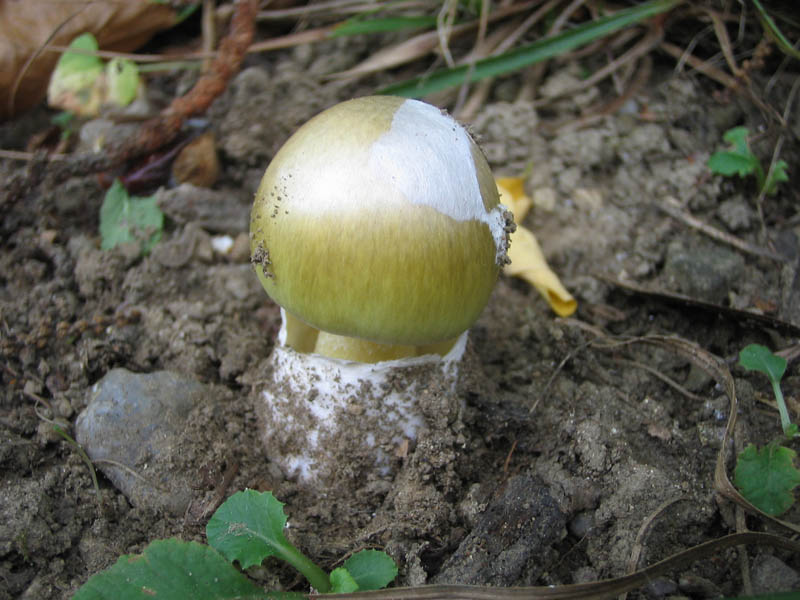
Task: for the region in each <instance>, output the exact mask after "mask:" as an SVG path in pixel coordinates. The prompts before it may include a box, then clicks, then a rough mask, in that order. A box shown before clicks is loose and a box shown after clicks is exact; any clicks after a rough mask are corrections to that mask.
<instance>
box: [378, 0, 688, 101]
mask: <svg viewBox="0 0 800 600" xmlns="http://www.w3.org/2000/svg"><path fill="white" fill-rule="evenodd" d="M676 4H678V2H677V0H651V1H650V2H645V3H643V4H640V5H638V6H634V7H632V8H628V9H624V10H620V11H618V12H615V13H614V14H612V15H609V16H607V17H600V18H599V19H595V20H594V21H590V22H588V23H584V24H583V25H578V26H577V27H574V28H572V29H570V30H569V31H565V32H564V33H561V34H558V35H556V36H553V37H549V38H545V39H543V40H539V41H537V42H534V43H532V44H529V45H526V46H522V47H520V48H516V49H515V50H511V51H509V52H506V53H504V54H501V55H498V56H492V57H489V58H485V59H483V60H479V61H477V62H475V64H474V65H462V66H459V67H455V68H453V69H443V70H440V71H436V72H435V73H432V74H428V75H423V76H421V77H416V78H414V79H409V80H407V81H403V82H400V83H397V84H394V85H390V86H388V87H385V88H383V89H381V90H379V91H378V93H379V94H393V95H395V96H405V97H409V98H420V97H422V96H426V95H428V94H432V93H433V92H438V91H441V90H444V89H447V88H449V87H455V86H458V85H461V84H462V83H464V81H466V80H467V78H469V81H480V80H481V79H485V78H487V77H495V76H497V75H503V74H506V73H512V72H514V71H518V70H520V69H523V68H525V67H529V66H530V65H533V64H536V63H539V62H542V61H545V60H547V59H550V58H553V57H555V56H560V55H562V54H565V53H567V52H569V51H570V50H574V49H576V48H579V47H581V46H585V45H586V44H589V43H591V42H594V41H596V40H598V39H601V38H604V37H606V36H607V35H610V34H613V33H615V32H617V31H619V30H621V29H624V28H625V27H628V26H629V25H634V24H636V23H638V22H640V21H643V20H645V19H649V18H650V17H654V16H656V15H658V14H661V13H664V12H667V11H668V10H670V9H672V8H673V7H674V6H675V5H676Z"/></svg>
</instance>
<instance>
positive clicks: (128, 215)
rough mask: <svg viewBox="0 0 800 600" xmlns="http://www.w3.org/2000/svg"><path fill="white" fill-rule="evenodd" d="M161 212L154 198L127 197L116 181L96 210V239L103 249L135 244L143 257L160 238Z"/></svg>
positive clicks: (125, 191)
mask: <svg viewBox="0 0 800 600" xmlns="http://www.w3.org/2000/svg"><path fill="white" fill-rule="evenodd" d="M163 228H164V213H162V212H161V210H160V209H159V208H158V205H157V204H156V198H155V196H150V197H146V198H138V197H136V196H129V195H128V192H127V190H126V189H125V188H124V187H123V186H122V184H121V183H120V182H119V180H115V181H114V183H113V184H112V185H111V187H110V188H109V189H108V192H106V197H105V199H104V200H103V205H102V206H101V207H100V236H101V238H102V242H101V244H100V247H101V248H103V250H110V249H111V248H114V247H115V246H118V245H119V244H126V243H136V244H138V245H139V249H140V251H141V253H142V254H147V253H148V252H150V250H152V249H153V246H155V245H156V243H158V241H159V240H160V239H161V232H162V230H163Z"/></svg>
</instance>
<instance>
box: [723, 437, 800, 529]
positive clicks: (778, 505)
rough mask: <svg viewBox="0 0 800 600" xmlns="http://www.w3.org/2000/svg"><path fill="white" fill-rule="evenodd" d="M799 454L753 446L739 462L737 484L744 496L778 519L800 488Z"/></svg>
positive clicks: (735, 476) (743, 453) (772, 447)
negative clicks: (795, 490)
mask: <svg viewBox="0 0 800 600" xmlns="http://www.w3.org/2000/svg"><path fill="white" fill-rule="evenodd" d="M795 456H796V453H795V451H794V450H791V449H790V448H785V447H783V446H779V445H778V444H775V443H772V444H767V445H766V446H765V447H764V448H761V449H759V448H757V447H756V446H754V445H753V444H750V445H749V446H747V448H745V449H744V450H743V451H742V452H741V454H739V458H738V460H737V462H736V469H735V471H734V479H733V482H734V484H735V485H736V487H737V488H739V491H740V492H741V493H742V496H744V497H745V498H747V500H748V501H750V503H751V504H753V505H754V506H756V507H757V508H758V509H760V510H762V511H763V512H765V513H766V514H768V515H771V516H778V515H781V514H783V513H785V512H786V511H787V510H789V509H790V508H791V506H792V504H793V503H794V494H793V493H792V491H793V490H794V488H795V487H796V486H797V485H800V471H798V470H797V469H796V468H795V466H794V464H793V461H794V458H795Z"/></svg>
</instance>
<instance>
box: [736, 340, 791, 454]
mask: <svg viewBox="0 0 800 600" xmlns="http://www.w3.org/2000/svg"><path fill="white" fill-rule="evenodd" d="M739 364H740V365H741V366H743V367H744V368H745V369H747V370H748V371H758V372H760V373H763V374H764V375H766V376H767V379H769V382H770V383H771V384H772V392H773V393H774V394H775V402H776V403H777V405H778V413H779V414H780V416H781V428H782V429H783V433H784V435H785V436H786V437H788V438H792V437H794V436H796V435H797V433H798V430H797V425H795V424H793V423H792V422H791V420H790V418H789V410H788V409H787V408H786V401H785V400H784V399H783V392H782V391H781V379H783V374H784V373H785V372H786V359H785V358H783V357H782V356H777V355H776V354H773V353H772V352H771V351H770V349H769V348H767V347H766V346H761V345H759V344H750V345H749V346H745V347H744V348H743V349H742V351H741V352H739Z"/></svg>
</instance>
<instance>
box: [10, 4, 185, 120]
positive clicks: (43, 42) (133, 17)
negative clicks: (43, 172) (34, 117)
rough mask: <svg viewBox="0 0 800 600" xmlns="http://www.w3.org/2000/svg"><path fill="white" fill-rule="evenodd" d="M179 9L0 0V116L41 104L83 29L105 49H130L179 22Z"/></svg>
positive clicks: (142, 5)
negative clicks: (65, 50)
mask: <svg viewBox="0 0 800 600" xmlns="http://www.w3.org/2000/svg"><path fill="white" fill-rule="evenodd" d="M175 19H176V12H175V11H174V10H173V9H172V8H170V7H169V6H166V5H164V4H156V3H153V2H151V1H150V0H131V1H129V2H89V1H85V2H80V1H76V2H58V1H57V0H25V1H24V2H22V1H14V0H0V90H2V91H0V120H5V119H8V118H10V117H13V116H14V115H16V114H19V113H20V112H22V111H24V110H27V109H29V108H32V107H33V106H35V105H37V104H38V103H39V102H41V101H42V100H43V99H44V97H45V95H46V93H47V84H48V81H49V79H50V73H51V72H52V70H53V68H54V67H55V64H56V62H57V61H58V58H59V56H60V54H59V53H58V52H53V51H50V50H47V49H46V46H47V45H57V46H66V45H67V44H69V43H70V41H72V39H73V38H75V37H77V36H78V35H80V34H81V33H85V32H89V33H92V34H94V36H95V37H96V38H97V41H98V43H99V45H100V48H101V49H102V50H114V51H117V52H130V51H132V50H135V49H136V48H138V47H139V46H141V45H142V44H144V43H145V42H147V40H149V39H150V38H151V37H152V36H153V34H155V33H156V32H158V31H161V30H163V29H167V28H169V27H171V26H172V25H174V24H175Z"/></svg>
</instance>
